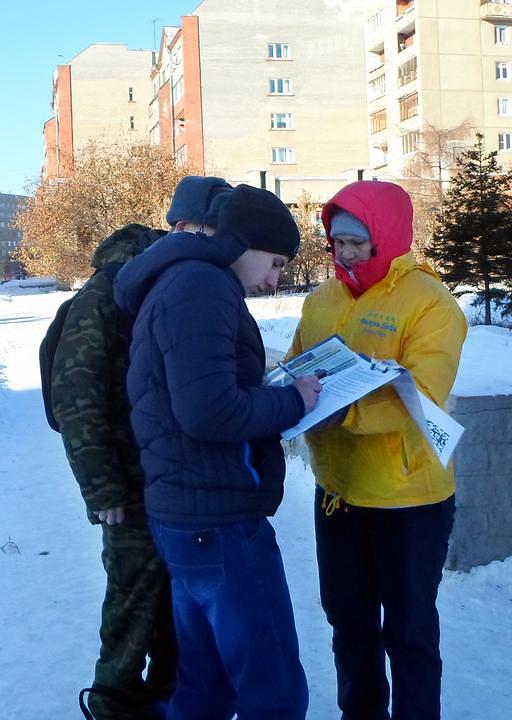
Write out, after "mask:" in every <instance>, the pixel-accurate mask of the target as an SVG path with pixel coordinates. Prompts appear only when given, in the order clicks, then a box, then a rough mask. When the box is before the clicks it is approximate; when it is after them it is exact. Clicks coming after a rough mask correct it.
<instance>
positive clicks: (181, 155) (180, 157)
mask: <svg viewBox="0 0 512 720" xmlns="http://www.w3.org/2000/svg"><path fill="white" fill-rule="evenodd" d="M175 158H176V165H185V163H186V162H187V146H186V145H182V146H181V147H180V148H178V149H177V150H176V155H175Z"/></svg>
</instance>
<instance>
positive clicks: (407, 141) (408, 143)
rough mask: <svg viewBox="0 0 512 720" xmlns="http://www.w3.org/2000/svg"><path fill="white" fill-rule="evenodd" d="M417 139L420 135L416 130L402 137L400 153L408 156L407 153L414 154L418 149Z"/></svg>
mask: <svg viewBox="0 0 512 720" xmlns="http://www.w3.org/2000/svg"><path fill="white" fill-rule="evenodd" d="M419 139H420V134H419V131H418V130H414V131H413V132H408V133H405V135H402V153H403V154H404V155H408V154H409V153H413V152H415V151H416V150H417V149H418V142H419Z"/></svg>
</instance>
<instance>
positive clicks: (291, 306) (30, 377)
mask: <svg viewBox="0 0 512 720" xmlns="http://www.w3.org/2000/svg"><path fill="white" fill-rule="evenodd" d="M33 291H34V289H29V290H27V292H22V291H19V293H18V294H13V295H6V294H5V293H4V294H2V287H1V286H0V458H1V460H0V481H1V487H2V502H1V504H0V549H1V551H0V578H1V588H2V592H1V593H0V617H1V619H2V632H1V635H0V718H1V719H2V720H4V719H5V720H35V719H36V718H37V720H80V718H81V717H82V716H81V713H80V711H79V709H78V705H77V701H76V697H77V693H78V690H79V689H80V688H81V687H83V686H85V685H87V683H89V682H90V681H91V679H92V671H93V667H94V662H95V659H96V652H97V648H98V638H97V628H98V625H99V616H100V604H101V600H102V594H103V589H104V577H103V570H102V567H101V562H100V556H99V554H100V532H99V529H98V528H97V527H95V528H93V527H91V526H90V525H89V524H88V523H87V521H86V519H85V515H84V511H83V507H82V500H81V498H80V494H79V492H78V489H77V486H76V483H75V481H74V479H73V477H72V475H71V472H70V470H69V468H68V466H67V463H66V460H65V457H64V453H63V450H62V445H61V440H60V437H59V436H58V435H57V434H56V433H54V432H52V431H51V430H50V429H49V427H48V425H47V424H46V420H45V418H44V413H43V409H42V402H41V398H40V392H39V371H38V364H37V349H38V345H39V342H40V340H41V337H42V336H43V334H44V331H45V328H46V326H47V325H48V322H49V320H50V319H51V318H52V317H53V315H54V313H55V310H56V308H57V305H58V304H59V303H60V302H62V301H63V300H64V299H65V298H66V297H67V296H68V295H67V294H66V293H47V294H44V293H38V294H30V293H32V292H33ZM301 303H302V298H301V297H299V296H286V297H284V298H275V299H274V298H272V299H251V300H250V301H249V304H250V306H251V310H252V312H253V313H254V315H255V317H256V318H257V320H258V323H259V324H260V326H261V329H262V332H263V335H264V337H265V341H266V342H267V343H268V344H269V346H270V347H273V348H275V349H278V350H283V351H284V350H286V349H287V348H288V345H289V343H290V341H291V337H292V335H293V331H294V329H295V325H296V323H297V319H298V315H299V314H300V307H301ZM511 338H512V336H511V333H510V331H509V330H504V329H503V328H494V327H492V328H484V327H473V328H471V330H470V334H469V337H468V340H467V342H466V346H465V348H464V354H463V358H462V363H461V370H460V372H459V376H458V378H457V385H456V389H457V392H458V393H459V394H483V393H485V392H490V393H492V394H502V393H512V383H511V381H510V379H508V378H507V377H505V374H504V372H503V369H504V368H505V367H510V361H511V352H512V345H511ZM313 487H314V481H313V477H312V473H311V470H310V468H309V467H304V464H303V462H302V461H301V460H300V459H299V458H293V459H291V460H289V462H288V477H287V482H286V493H285V499H284V502H283V504H282V506H281V508H280V510H279V513H278V515H277V517H276V519H275V525H276V528H277V532H278V537H279V541H280V544H281V547H282V551H283V556H284V560H285V564H286V569H287V574H288V579H289V583H290V588H291V593H292V597H293V602H294V607H295V612H296V619H297V627H298V632H299V636H300V643H301V652H302V658H303V662H304V666H305V669H306V673H307V675H308V679H309V683H310V691H311V702H310V710H309V713H308V720H328V719H329V718H333V719H334V718H336V717H338V716H339V713H338V712H337V709H336V690H335V675H334V670H333V665H332V657H331V651H330V630H329V627H328V626H327V623H326V622H325V619H324V616H323V613H322V610H321V607H320V601H319V593H318V582H317V577H316V561H315V551H314V540H313V513H312V498H313ZM439 608H440V614H441V619H442V650H443V655H444V685H443V706H444V714H443V718H444V720H461V719H464V720H472V719H474V720H477V718H478V719H481V718H482V717H486V718H487V719H488V720H509V718H510V709H511V707H512V651H511V649H510V648H511V647H512V558H508V559H507V560H506V561H504V562H494V563H491V564H490V565H488V566H486V567H479V568H475V569H474V570H472V571H471V572H470V573H468V574H462V573H453V572H446V573H445V577H444V581H443V583H442V585H441V590H440V599H439Z"/></svg>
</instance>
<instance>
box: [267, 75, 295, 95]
mask: <svg viewBox="0 0 512 720" xmlns="http://www.w3.org/2000/svg"><path fill="white" fill-rule="evenodd" d="M268 91H269V93H270V94H271V95H291V94H292V81H291V80H289V79H288V78H270V80H269V81H268Z"/></svg>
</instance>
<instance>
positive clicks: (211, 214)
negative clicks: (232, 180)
mask: <svg viewBox="0 0 512 720" xmlns="http://www.w3.org/2000/svg"><path fill="white" fill-rule="evenodd" d="M232 192H233V187H232V186H231V185H230V184H229V183H227V182H226V181H225V180H223V179H222V178H219V177H213V176H212V177H203V176H202V175H187V177H184V178H183V180H180V182H179V183H178V184H177V186H176V190H175V191H174V195H173V198H172V202H171V207H170V208H169V210H168V212H167V215H166V218H167V222H168V223H169V225H174V224H175V223H177V222H179V221H180V220H187V221H188V222H193V223H196V224H197V225H209V226H210V227H213V228H215V227H216V226H217V217H218V215H219V210H220V208H221V207H222V205H223V203H224V202H225V201H226V200H227V198H228V197H229V196H230V194H231V193H232Z"/></svg>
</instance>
